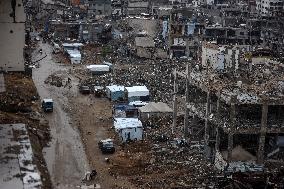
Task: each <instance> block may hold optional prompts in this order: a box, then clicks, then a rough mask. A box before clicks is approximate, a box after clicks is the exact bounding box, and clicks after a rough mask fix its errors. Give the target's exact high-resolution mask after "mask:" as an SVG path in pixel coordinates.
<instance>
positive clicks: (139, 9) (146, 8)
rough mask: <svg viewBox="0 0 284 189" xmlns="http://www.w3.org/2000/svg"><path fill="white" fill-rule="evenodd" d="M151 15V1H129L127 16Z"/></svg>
mask: <svg viewBox="0 0 284 189" xmlns="http://www.w3.org/2000/svg"><path fill="white" fill-rule="evenodd" d="M141 13H146V14H149V13H150V4H149V1H140V0H129V1H128V5H127V15H140V14H141Z"/></svg>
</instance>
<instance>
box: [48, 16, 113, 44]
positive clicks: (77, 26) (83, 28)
mask: <svg viewBox="0 0 284 189" xmlns="http://www.w3.org/2000/svg"><path fill="white" fill-rule="evenodd" d="M49 26H50V27H49V32H51V33H53V37H54V38H55V39H59V40H62V41H66V40H67V39H70V40H76V41H80V42H90V43H95V42H106V41H108V40H110V39H111V38H112V34H111V30H112V26H111V25H110V24H105V23H102V22H96V21H95V22H92V23H90V22H85V21H78V20H76V21H65V22H64V21H61V20H50V22H49Z"/></svg>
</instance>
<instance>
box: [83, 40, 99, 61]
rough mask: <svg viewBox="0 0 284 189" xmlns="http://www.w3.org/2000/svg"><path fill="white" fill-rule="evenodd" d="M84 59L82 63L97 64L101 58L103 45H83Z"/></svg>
mask: <svg viewBox="0 0 284 189" xmlns="http://www.w3.org/2000/svg"><path fill="white" fill-rule="evenodd" d="M82 52H83V60H82V64H97V63H98V62H99V60H100V58H99V56H98V55H99V54H100V52H101V47H96V46H95V45H92V44H88V45H85V46H84V47H83V51H82Z"/></svg>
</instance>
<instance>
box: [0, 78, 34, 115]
mask: <svg viewBox="0 0 284 189" xmlns="http://www.w3.org/2000/svg"><path fill="white" fill-rule="evenodd" d="M4 77H5V84H6V92H4V93H1V94H0V111H4V112H31V111H32V110H31V106H32V105H33V101H34V100H36V99H38V94H37V91H36V88H35V87H34V84H33V81H32V79H31V78H30V77H28V76H26V75H24V74H21V73H9V74H5V75H4Z"/></svg>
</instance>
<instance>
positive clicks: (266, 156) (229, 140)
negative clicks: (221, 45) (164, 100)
mask: <svg viewBox="0 0 284 189" xmlns="http://www.w3.org/2000/svg"><path fill="white" fill-rule="evenodd" d="M212 56H215V58H217V59H218V61H216V62H210V61H209V63H208V64H205V65H199V66H198V65H196V66H194V65H192V64H190V65H189V66H188V73H181V72H176V74H178V75H179V76H182V77H184V78H186V79H187V82H188V83H187V92H186V93H187V94H186V101H187V103H186V104H187V105H186V107H187V108H186V109H187V111H186V116H185V117H187V116H188V115H190V116H192V117H193V121H192V122H191V123H190V126H188V125H187V127H185V129H189V128H190V130H188V131H189V132H190V133H191V134H192V135H196V134H201V135H200V136H201V138H202V140H203V141H204V145H205V155H206V157H207V158H209V159H210V160H211V161H212V162H214V163H215V166H216V167H217V168H218V169H220V170H221V171H227V172H239V171H241V172H246V171H252V172H253V171H263V166H264V165H267V164H268V163H269V162H270V163H271V162H274V163H276V162H277V163H280V164H282V163H283V160H282V159H281V155H280V154H281V153H282V147H283V134H284V133H283V132H284V130H283V107H284V106H283V98H284V96H283V65H282V63H280V62H277V61H274V60H271V59H268V58H260V57H250V58H248V59H244V58H239V59H238V61H239V62H236V61H235V59H230V60H232V61H233V62H232V63H231V64H228V65H227V66H222V68H221V67H220V62H222V61H220V58H219V57H218V56H219V54H214V55H212ZM235 57H237V56H235ZM204 58H207V57H204ZM222 60H224V59H222ZM223 62H226V61H223ZM237 63H238V64H237ZM216 65H219V66H216ZM186 133H187V132H186ZM203 137H204V138H203ZM235 150H237V151H238V152H235Z"/></svg>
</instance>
